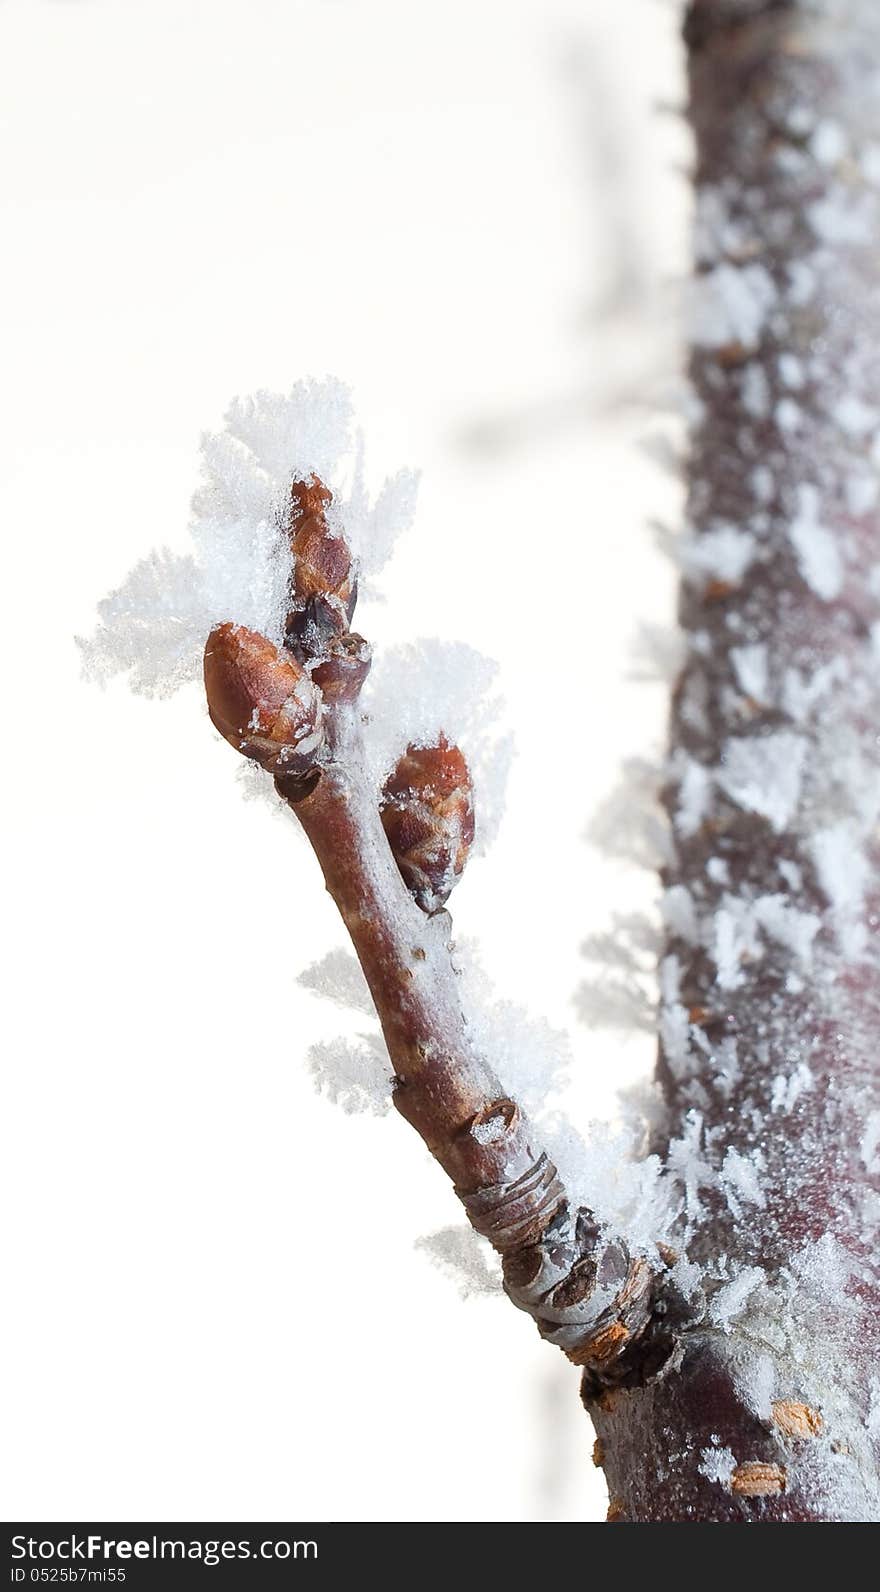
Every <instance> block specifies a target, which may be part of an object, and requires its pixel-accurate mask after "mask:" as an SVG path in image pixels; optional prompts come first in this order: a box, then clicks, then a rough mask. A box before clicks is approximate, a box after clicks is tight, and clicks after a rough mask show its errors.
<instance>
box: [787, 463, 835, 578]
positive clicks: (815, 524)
mask: <svg viewBox="0 0 880 1592" xmlns="http://www.w3.org/2000/svg"><path fill="white" fill-rule="evenodd" d="M788 534H789V537H790V539H791V543H792V546H793V547H794V550H795V553H796V554H797V560H798V565H799V567H800V571H801V574H802V575H803V577H804V580H805V581H806V582H807V585H808V586H810V587H811V588H812V590H813V591H814V592H815V593H816V596H817V597H821V598H822V599H823V600H824V601H825V602H831V601H832V600H833V599H834V598H835V597H837V596H838V595H839V593H840V590H841V588H842V586H843V573H844V572H843V562H842V559H841V556H840V550H839V548H838V546H837V543H836V541H835V539H834V536H833V534H832V533H831V531H829V530H827V529H826V527H825V526H824V525H822V524H821V523H820V520H819V494H818V492H817V490H816V488H815V487H814V486H810V485H809V484H808V483H806V482H805V483H803V484H802V485H801V486H800V488H799V491H798V512H797V516H796V518H795V519H794V520H792V523H791V525H790V527H789V533H788Z"/></svg>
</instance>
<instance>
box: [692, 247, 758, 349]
mask: <svg viewBox="0 0 880 1592" xmlns="http://www.w3.org/2000/svg"><path fill="white" fill-rule="evenodd" d="M776 298H777V294H776V287H775V285H774V282H773V278H772V277H771V275H770V273H769V271H767V270H766V269H765V268H764V266H763V265H759V264H757V263H752V264H749V265H744V266H735V265H731V264H729V263H728V262H727V261H723V262H722V263H721V264H720V265H717V266H716V267H715V269H714V270H712V271H707V272H705V273H704V274H702V275H700V276H698V277H697V278H696V279H695V281H694V283H693V287H692V293H691V300H690V304H689V316H688V322H689V324H688V331H689V334H690V337H691V340H692V341H693V342H694V343H695V344H696V345H697V346H698V347H701V348H725V347H727V346H728V345H729V344H731V343H738V344H740V345H741V346H742V347H743V348H747V349H753V348H757V346H758V344H759V342H760V340H761V336H762V333H763V330H764V326H765V324H766V321H767V316H768V314H769V312H770V310H771V309H772V308H773V306H774V304H775V303H776Z"/></svg>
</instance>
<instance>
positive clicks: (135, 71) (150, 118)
mask: <svg viewBox="0 0 880 1592" xmlns="http://www.w3.org/2000/svg"><path fill="white" fill-rule="evenodd" d="M676 28H677V14H676V7H675V6H673V5H665V4H662V3H659V0H613V3H612V0H592V3H591V0H578V3H568V0H443V4H440V3H439V0H432V3H428V4H425V3H423V4H417V3H415V4H414V3H413V0H361V3H355V0H204V3H199V0H173V3H170V0H151V3H149V4H147V3H137V0H115V3H110V0H19V3H13V0H6V3H4V4H3V5H2V6H0V78H2V89H0V101H2V122H3V129H2V160H3V174H2V205H3V212H4V213H3V223H4V226H3V231H4V243H3V254H2V266H0V269H2V273H3V278H4V291H3V316H4V322H5V326H4V331H3V362H4V382H3V394H2V404H3V416H2V436H3V441H4V454H5V458H4V479H3V495H2V524H3V538H4V542H3V545H4V562H5V565H6V579H5V604H4V615H3V626H2V633H3V646H4V659H5V662H4V671H5V672H4V695H5V700H6V704H7V708H6V712H7V719H6V724H7V730H6V734H5V736H4V745H5V752H6V762H7V771H6V776H5V780H4V794H3V801H4V805H5V806H6V808H7V812H6V816H5V823H4V831H5V835H6V840H7V855H6V860H5V863H4V897H5V906H4V913H3V918H4V928H5V932H6V934H7V936H8V941H7V946H6V949H5V952H4V955H3V964H2V965H3V972H4V976H5V980H6V981H7V987H6V994H5V998H4V1016H5V1026H6V1028H7V1031H8V1032H7V1039H6V1046H5V1054H6V1063H5V1093H6V1101H7V1130H6V1149H5V1155H4V1163H5V1164H4V1172H3V1176H4V1180H5V1182H6V1190H5V1194H4V1200H3V1211H4V1229H5V1231H4V1235H3V1250H4V1265H3V1270H4V1276H5V1278H6V1281H7V1285H8V1291H7V1297H6V1302H5V1306H4V1313H3V1327H2V1332H3V1346H2V1364H3V1380H4V1384H5V1386H4V1389H3V1396H2V1406H3V1427H4V1440H3V1447H4V1454H3V1475H2V1478H0V1496H2V1502H3V1510H4V1512H5V1515H6V1517H7V1518H14V1517H21V1518H37V1519H62V1520H63V1519H83V1518H86V1517H88V1516H89V1515H91V1516H92V1517H93V1518H105V1519H108V1518H109V1519H111V1520H112V1519H114V1518H117V1519H120V1518H129V1519H131V1518H134V1519H138V1518H146V1519H148V1518H154V1519H160V1520H161V1519H168V1520H174V1519H186V1518H190V1519H201V1518H205V1519H209V1520H211V1519H214V1520H220V1521H222V1520H224V1519H227V1520H232V1519H254V1520H261V1519H262V1520H271V1519H279V1520H291V1519H309V1518H315V1519H322V1518H335V1519H350V1520H369V1519H379V1520H408V1519H415V1520H444V1519H445V1520H467V1519H477V1520H479V1519H483V1520H507V1519H529V1520H554V1519H565V1520H579V1519H593V1518H600V1517H601V1515H602V1513H603V1512H604V1500H603V1487H602V1482H601V1477H600V1475H599V1473H597V1472H594V1471H593V1469H592V1467H591V1465H590V1463H589V1454H590V1447H591V1443H592V1434H591V1432H590V1429H589V1425H588V1422H587V1420H586V1418H585V1417H584V1415H583V1413H582V1411H581V1410H580V1407H579V1403H578V1397H577V1381H578V1374H577V1372H576V1371H575V1370H573V1369H572V1368H571V1367H569V1366H567V1365H566V1363H565V1361H564V1360H563V1359H562V1357H561V1356H560V1355H558V1354H556V1353H554V1351H552V1350H550V1349H549V1348H547V1347H546V1346H544V1345H542V1344H541V1343H540V1342H539V1341H538V1340H537V1337H536V1335H535V1334H534V1332H533V1329H532V1327H531V1325H530V1323H529V1322H528V1321H527V1319H526V1318H525V1317H520V1316H518V1315H517V1314H516V1313H515V1312H514V1311H513V1310H512V1309H511V1308H510V1307H509V1306H508V1305H507V1303H506V1302H505V1301H503V1300H501V1299H480V1300H476V1301H472V1302H468V1303H462V1302H461V1301H460V1299H459V1298H458V1297H457V1295H456V1292H455V1289H454V1287H452V1286H451V1285H450V1283H449V1281H448V1280H447V1279H446V1278H444V1277H443V1276H442V1275H441V1274H440V1273H439V1272H438V1271H436V1270H435V1269H434V1268H433V1267H432V1266H431V1264H430V1263H429V1261H428V1260H427V1259H426V1257H425V1255H424V1254H423V1253H421V1252H419V1251H417V1250H416V1249H415V1248H414V1240H415V1239H416V1238H417V1237H418V1236H419V1235H420V1234H424V1233H428V1232H430V1231H432V1230H433V1229H436V1228H438V1227H441V1226H444V1225H446V1224H447V1223H449V1222H452V1221H454V1220H455V1219H456V1215H457V1212H456V1208H455V1202H454V1200H453V1197H452V1195H451V1192H450V1190H449V1189H448V1187H447V1186H446V1185H445V1183H444V1179H443V1177H442V1175H441V1174H440V1173H439V1171H438V1170H437V1169H436V1168H435V1167H434V1166H433V1164H432V1163H431V1162H430V1161H429V1159H428V1157H427V1155H426V1153H425V1152H424V1151H423V1149H422V1148H421V1146H420V1145H419V1143H418V1142H416V1140H415V1139H414V1137H413V1136H411V1135H410V1134H409V1133H408V1130H407V1129H406V1128H405V1126H404V1124H403V1123H402V1122H400V1121H399V1120H398V1119H396V1118H395V1117H393V1115H392V1117H389V1118H387V1119H382V1120H380V1121H375V1120H367V1119H364V1118H352V1117H346V1116H343V1115H342V1113H340V1112H339V1111H337V1110H336V1109H335V1108H334V1107H333V1106H331V1105H330V1104H329V1103H328V1102H327V1101H325V1100H323V1099H321V1098H319V1097H318V1096H317V1095H316V1094H315V1093H314V1090H313V1088H312V1085H311V1083H310V1081H309V1078H308V1076H307V1075H306V1070H305V1067H304V1064H303V1058H304V1055H305V1052H306V1050H307V1047H308V1045H309V1043H310V1042H312V1041H313V1040H315V1039H317V1038H320V1037H322V1036H323V1037H331V1036H332V1035H333V1033H334V1032H335V1031H336V1028H337V1026H338V1021H337V1017H336V1016H335V1014H334V1012H333V1010H332V1009H331V1008H329V1007H328V1006H326V1005H324V1004H323V1003H321V1002H319V1001H317V1000H316V999H314V998H313V997H311V996H309V995H308V994H306V993H305V992H304V991H303V990H302V989H301V988H300V987H299V986H298V985H297V983H296V974H297V972H298V971H300V970H301V969H302V968H303V967H304V966H305V965H306V964H307V963H309V962H311V961H314V960H315V959H316V958H318V957H319V956H321V955H322V954H323V953H324V952H326V951H327V950H329V949H331V948H332V947H334V946H336V945H340V944H342V937H341V934H340V930H339V928H338V927H337V924H336V921H335V918H334V912H333V909H332V906H331V903H330V902H329V900H328V899H326V898H325V897H324V895H323V893H322V890H321V887H320V882H319V878H318V873H317V868H316V866H315V864H314V862H313V860H312V859H311V857H310V856H309V854H308V852H307V850H306V849H305V847H304V846H302V845H301V844H299V842H298V840H297V838H296V836H295V835H294V834H293V832H292V830H291V829H290V828H289V827H288V826H286V825H284V824H281V823H279V822H277V821H276V820H275V819H274V818H273V817H272V815H271V814H270V813H269V812H268V811H267V810H265V809H263V808H262V807H261V806H260V805H255V804H253V803H245V802H244V801H242V799H241V796H240V794H239V791H238V787H237V785H236V782H235V779H234V758H233V756H232V754H231V752H230V751H229V749H228V748H227V747H226V746H225V745H224V744H223V743H221V742H220V741H219V740H218V739H217V737H216V736H214V734H213V732H212V731H211V730H210V726H209V725H208V722H207V720H206V718H205V716H204V712H203V708H202V705H201V702H200V700H199V697H198V694H197V693H196V692H195V691H192V692H189V693H184V694H183V695H182V696H180V697H179V698H177V699H175V700H174V701H173V702H172V703H171V704H159V703H153V702H145V701H143V700H136V699H134V698H132V697H131V696H130V695H129V694H128V692H127V690H126V688H125V687H124V685H122V684H118V685H116V686H115V687H111V688H110V689H108V690H107V691H106V692H103V693H102V692H100V691H98V690H97V689H95V688H94V687H90V686H87V685H85V684H84V683H82V681H81V680H80V678H79V660H78V655H77V651H76V648H75V645H74V642H73V639H72V638H73V635H74V633H76V632H85V631H88V630H89V629H90V628H91V626H92V624H93V619H94V605H95V602H96V600H97V598H98V597H100V596H101V595H102V594H103V593H104V592H105V591H107V590H108V589H109V588H110V587H112V586H113V585H115V584H117V583H118V582H119V581H120V580H121V579H122V577H123V576H124V574H125V573H126V571H127V570H128V568H129V566H130V565H131V563H132V562H133V561H134V560H135V559H136V558H137V557H139V556H141V555H142V554H143V553H144V552H146V551H147V550H148V549H149V548H150V547H151V546H153V545H155V544H157V543H160V542H166V543H168V544H169V545H171V546H172V547H175V548H178V549H182V548H184V546H185V542H186V521H187V506H188V499H189V496H190V493H191V492H192V490H193V487H194V485H195V481H196V472H197V447H198V437H199V432H200V430H201V429H202V428H204V427H212V426H217V425H218V424H219V423H220V420H221V416H222V412H223V409H224V407H225V405H226V403H227V401H228V399H229V398H230V396H231V395H232V394H233V393H237V392H247V391H249V390H251V389H253V388H255V387H257V386H265V387H269V388H283V387H287V386H289V385H290V383H291V382H292V381H293V380H295V379H296V378H297V377H299V376H302V375H305V374H309V373H312V374H317V375H321V374H324V373H327V372H331V373H333V374H336V375H339V376H341V377H343V378H344V379H346V380H348V381H350V382H351V383H352V384H353V386H354V389H355V395H356V400H357V404H358V409H359V415H360V418H361V420H362V421H363V424H364V426H365V428H366V432H367V438H368V445H369V449H370V457H371V460H372V462H373V465H374V467H375V470H376V472H377V473H378V474H380V475H381V473H383V472H384V471H387V470H391V469H394V468H396V467H397V466H398V465H400V464H404V463H406V464H412V465H417V466H419V467H421V469H422V470H423V483H422V491H421V498H420V511H419V515H418V521H417V526H416V529H415V531H414V532H413V533H411V534H410V535H409V536H408V538H407V539H406V541H405V542H404V543H403V544H402V546H401V549H400V552H399V554H398V557H397V559H396V561H395V565H394V568H393V571H392V574H391V576H390V577H389V579H388V582H387V591H388V595H389V599H390V600H389V603H388V605H387V607H386V608H384V609H376V608H373V610H372V613H373V616H374V618H375V623H374V624H373V628H372V639H373V641H374V642H375V643H376V645H377V646H381V645H382V643H383V642H384V641H387V640H389V639H406V638H409V637H411V636H415V635H419V634H428V635H430V634H435V635H442V636H445V637H449V638H456V637H457V638H462V639H465V640H467V641H469V642H471V643H472V644H473V645H475V646H477V647H479V648H480V649H481V650H483V651H485V652H488V653H490V654H491V655H493V656H495V657H496V658H498V659H499V661H500V663H501V666H502V678H503V685H504V690H505V693H506V696H507V699H508V703H509V708H510V715H511V718H512V721H513V723H514V725H515V726H516V729H517V736H518V744H519V758H518V761H517V764H516V767H515V770H514V774H513V777H512V781H511V785H510V792H509V807H508V814H507V817H506V820H505V823H504V826H503V829H502V832H501V836H500V838H499V840H498V842H497V844H496V846H495V848H494V849H493V851H492V852H491V853H490V855H489V857H488V858H487V859H486V860H484V861H480V862H477V863H475V864H474V865H473V867H472V869H471V871H470V872H469V874H468V876H467V878H466V879H465V881H464V883H463V884H462V885H461V886H460V888H459V890H458V892H457V894H456V898H455V900H454V903H453V905H454V911H455V918H456V925H457V929H458V930H459V931H460V932H461V933H463V934H466V935H477V936H479V938H480V940H481V942H482V946H483V951H484V956H485V960H486V962H487V964H488V966H489V967H490V969H491V971H492V973H493V975H494V977H495V978H496V979H497V981H498V983H499V985H500V987H501V989H502V991H503V992H506V993H510V994H513V995H514V996H515V997H517V998H519V999H522V1000H525V1001H526V1002H527V1003H528V1005H529V1006H530V1007H531V1008H533V1009H534V1010H535V1011H536V1012H539V1013H543V1014H545V1015H546V1016H548V1017H549V1018H550V1019H552V1020H553V1021H554V1022H557V1023H559V1024H561V1025H563V1026H568V1027H569V1028H570V1029H571V1033H572V1039H573V1043H574V1045H575V1049H576V1054H577V1063H578V1071H577V1085H576V1092H577V1095H578V1099H579V1103H580V1109H581V1111H583V1110H584V1108H585V1107H586V1108H587V1109H589V1110H592V1111H595V1112H597V1113H600V1114H605V1115H608V1114H609V1113H611V1112H613V1109H614V1103H613V1091H614V1087H615V1085H616V1083H617V1082H619V1081H621V1080H626V1079H628V1078H630V1077H631V1076H633V1075H634V1074H635V1073H637V1072H638V1071H639V1069H645V1068H647V1067H649V1065H650V1062H651V1050H652V1045H651V1041H650V1038H648V1037H647V1036H645V1037H643V1038H642V1039H629V1040H622V1039H621V1038H620V1036H619V1035H617V1034H615V1033H606V1032H594V1033H592V1034H590V1033H588V1032H587V1031H586V1030H585V1029H584V1028H583V1027H579V1025H578V1022H577V1018H576V1013H575V1006H574V1002H573V997H574V994H575V991H576V989H577V986H578V983H579V980H580V979H581V977H582V975H583V963H582V959H581V954H580V949H579V947H580V944H581V942H582V940H583V937H584V935H585V933H586V932H587V931H588V930H590V929H595V928H600V927H602V926H603V925H604V924H605V923H607V920H608V918H609V916H610V913H611V912H612V910H614V909H615V908H617V907H619V906H621V905H623V906H627V907H628V906H631V905H634V904H637V903H639V902H642V901H645V900H648V899H649V898H650V895H651V890H652V883H651V881H650V879H648V878H646V877H645V878H643V877H642V876H640V875H635V874H633V873H631V872H628V871H626V870H623V869H621V867H620V866H618V865H616V864H613V863H612V862H610V861H609V860H608V859H607V858H602V857H601V856H599V855H598V854H597V853H596V851H595V850H591V849H590V847H589V846H588V845H587V844H586V843H585V838H584V836H585V831H586V827H587V824H588V820H589V818H590V815H591V812H593V811H594V810H595V808H596V807H597V805H598V803H599V802H600V800H601V799H602V797H603V796H604V795H605V793H606V792H607V790H608V788H609V787H610V786H611V785H612V784H613V782H614V779H615V777H616V772H617V768H618V765H619V763H620V760H621V759H622V758H623V757H624V756H627V755H632V754H639V753H643V752H645V751H651V750H653V749H654V748H655V746H656V745H658V744H659V743H660V742H661V741H662V731H663V717H664V700H665V699H664V691H663V689H662V687H660V686H657V685H655V686H651V685H643V684H639V685H636V684H633V683H632V681H631V679H630V678H629V673H630V669H629V663H628V647H629V644H630V641H631V637H632V632H633V629H634V626H635V623H636V620H637V619H638V618H647V619H654V620H664V619H666V618H667V617H668V616H669V614H670V613H671V610H672V602H673V595H672V576H671V572H670V571H669V570H668V569H667V567H666V565H665V564H664V562H663V561H662V560H661V558H660V556H659V554H658V553H657V551H656V550H655V546H654V543H653V541H652V537H651V534H650V531H649V529H648V528H647V522H648V520H649V519H650V518H652V517H660V518H664V517H665V518H667V519H669V520H671V521H673V522H674V521H675V519H676V517H677V516H678V514H679V500H678V494H677V489H676V487H675V486H674V484H673V483H672V482H671V481H670V480H668V479H666V478H665V477H664V476H663V475H662V474H661V473H660V472H658V471H657V470H656V469H655V467H654V466H653V465H651V464H649V463H648V462H647V459H646V457H645V455H644V453H643V451H642V450H641V449H640V439H641V438H643V437H644V436H645V434H646V433H647V432H649V431H650V430H651V429H652V428H653V427H654V423H655V415H656V413H657V408H656V406H657V405H658V404H659V402H660V400H661V398H662V397H663V396H664V394H666V393H667V391H668V389H670V388H671V386H672V384H673V382H674V378H675V369H676V349H675V338H674V325H675V315H676V288H675V283H676V279H677V278H679V277H680V275H681V273H682V272H683V270H684V261H685V230H686V227H685V223H686V212H687V202H688V201H687V188H686V182H685V178H684V175H683V173H684V169H685V166H686V163H687V160H688V158H689V148H688V143H687V138H686V135H685V132H684V129H683V127H682V125H681V123H680V121H678V120H676V119H675V118H674V117H673V116H670V115H669V114H667V113H664V112H663V111H662V110H660V109H658V107H657V102H658V101H663V102H667V103H669V102H671V103H673V104H675V103H680V101H681V95H682V83H681V61H680V57H679V49H678V43H677V38H676Z"/></svg>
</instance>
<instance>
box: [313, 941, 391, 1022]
mask: <svg viewBox="0 0 880 1592" xmlns="http://www.w3.org/2000/svg"><path fill="white" fill-rule="evenodd" d="M297 983H298V984H302V986H303V988H304V989H307V990H311V991H312V993H313V994H315V995H323V996H325V998H326V999H327V1000H331V1001H333V1002H335V1004H336V1005H338V1006H344V1007H345V1008H346V1010H348V1011H355V1012H362V1013H363V1014H364V1015H365V1016H367V1017H375V1015H376V1008H375V1006H374V1005H373V997H372V995H371V994H370V991H369V989H368V988H367V981H366V979H365V978H364V975H363V972H362V971H361V965H360V962H359V961H358V959H357V957H356V956H352V954H351V952H350V951H345V950H342V949H341V948H340V949H338V950H335V951H328V952H327V954H326V956H322V957H321V960H320V961H319V962H312V964H311V966H310V967H306V968H304V969H303V971H302V972H301V973H298V974H297Z"/></svg>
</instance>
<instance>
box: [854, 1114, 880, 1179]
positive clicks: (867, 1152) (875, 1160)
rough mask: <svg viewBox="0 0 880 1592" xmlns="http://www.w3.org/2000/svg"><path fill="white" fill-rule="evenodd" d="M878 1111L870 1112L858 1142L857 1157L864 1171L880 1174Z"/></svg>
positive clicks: (879, 1124) (879, 1117)
mask: <svg viewBox="0 0 880 1592" xmlns="http://www.w3.org/2000/svg"><path fill="white" fill-rule="evenodd" d="M878 1151H880V1111H871V1112H869V1113H868V1116H867V1118H866V1120H865V1131H864V1133H863V1134H862V1137H861V1140H860V1142H859V1155H860V1156H861V1159H862V1164H863V1165H864V1167H865V1169H866V1171H868V1172H880V1154H878Z"/></svg>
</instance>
